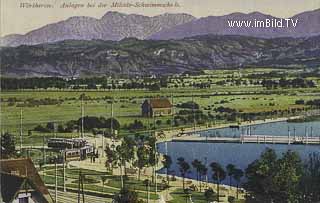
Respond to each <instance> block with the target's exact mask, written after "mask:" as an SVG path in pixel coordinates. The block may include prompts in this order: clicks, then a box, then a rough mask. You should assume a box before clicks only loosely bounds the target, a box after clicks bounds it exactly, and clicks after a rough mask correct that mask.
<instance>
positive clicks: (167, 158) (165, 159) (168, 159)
mask: <svg viewBox="0 0 320 203" xmlns="http://www.w3.org/2000/svg"><path fill="white" fill-rule="evenodd" d="M162 164H163V168H165V169H166V176H167V181H168V185H169V172H170V168H171V165H172V159H171V157H170V156H168V155H166V154H165V155H163V160H162Z"/></svg>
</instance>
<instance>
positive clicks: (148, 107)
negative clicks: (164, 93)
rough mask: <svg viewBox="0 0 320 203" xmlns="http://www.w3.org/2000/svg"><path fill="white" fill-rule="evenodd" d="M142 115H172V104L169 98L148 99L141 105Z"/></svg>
mask: <svg viewBox="0 0 320 203" xmlns="http://www.w3.org/2000/svg"><path fill="white" fill-rule="evenodd" d="M141 111H142V116H144V117H153V116H168V115H172V113H173V112H172V104H171V102H170V100H169V99H167V98H157V99H147V100H145V101H144V102H143V103H142V105H141Z"/></svg>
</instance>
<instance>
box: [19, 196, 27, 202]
mask: <svg viewBox="0 0 320 203" xmlns="http://www.w3.org/2000/svg"><path fill="white" fill-rule="evenodd" d="M19 203H29V197H22V198H19Z"/></svg>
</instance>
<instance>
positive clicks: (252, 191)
mask: <svg viewBox="0 0 320 203" xmlns="http://www.w3.org/2000/svg"><path fill="white" fill-rule="evenodd" d="M302 175H303V165H302V163H301V160H300V157H299V156H298V154H297V153H295V152H292V151H290V150H289V151H287V152H286V153H284V154H283V156H282V158H277V155H276V154H275V152H274V150H272V149H267V150H266V151H265V152H264V153H263V154H262V155H261V157H260V159H258V160H256V161H254V162H253V163H251V164H250V165H249V166H248V168H247V169H246V177H247V179H248V181H247V183H245V184H244V187H245V189H246V190H247V191H249V196H248V198H247V200H248V201H249V202H296V200H297V199H298V198H299V193H300V192H301V191H300V190H299V183H300V181H301V177H302Z"/></svg>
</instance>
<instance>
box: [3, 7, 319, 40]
mask: <svg viewBox="0 0 320 203" xmlns="http://www.w3.org/2000/svg"><path fill="white" fill-rule="evenodd" d="M265 19H278V20H279V18H276V17H273V16H270V15H266V14H263V13H259V12H253V13H249V14H244V13H232V14H229V15H224V16H208V17H203V18H196V17H194V16H191V15H188V14H169V13H165V14H162V15H158V16H154V17H148V16H143V15H137V14H123V13H119V12H107V13H106V14H105V15H104V16H103V17H102V18H100V19H96V18H92V17H84V16H75V17H71V18H69V19H67V20H64V21H60V22H57V23H53V24H48V25H46V26H44V27H41V28H39V29H36V30H33V31H30V32H28V33H26V34H24V35H18V34H12V35H7V36H5V37H3V38H0V45H1V46H19V45H35V44H42V43H52V42H57V41H63V40H68V39H73V40H97V39H100V40H113V41H119V40H122V39H124V38H130V37H133V38H137V39H154V40H168V39H183V38H187V37H193V36H198V35H210V34H214V35H244V36H251V37H259V38H276V37H296V38H299V37H311V36H316V35H320V9H317V10H313V11H307V12H303V13H300V14H297V15H295V16H292V17H291V19H293V20H294V21H295V20H298V21H297V26H296V27H295V28H294V27H293V26H291V27H290V28H252V27H242V28H237V27H233V28H230V27H229V24H228V20H237V21H238V20H251V21H252V20H265Z"/></svg>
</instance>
